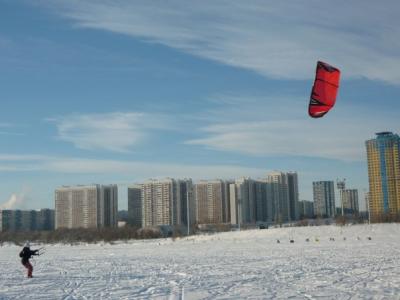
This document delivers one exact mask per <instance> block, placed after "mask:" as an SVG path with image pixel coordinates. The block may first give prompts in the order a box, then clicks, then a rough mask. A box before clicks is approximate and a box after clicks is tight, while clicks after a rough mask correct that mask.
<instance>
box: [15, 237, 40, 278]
mask: <svg viewBox="0 0 400 300" xmlns="http://www.w3.org/2000/svg"><path fill="white" fill-rule="evenodd" d="M38 252H39V249H37V250H31V249H30V244H29V241H27V242H26V243H25V245H24V248H23V249H22V251H21V252H20V253H19V257H21V263H22V265H23V266H24V267H25V268H26V269H27V270H28V278H32V272H33V267H32V264H31V263H30V262H29V259H30V258H31V257H32V256H33V255H39V254H38Z"/></svg>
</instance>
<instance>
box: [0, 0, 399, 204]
mask: <svg viewBox="0 0 400 300" xmlns="http://www.w3.org/2000/svg"><path fill="white" fill-rule="evenodd" d="M399 12H400V4H398V3H397V1H386V2H385V5H381V4H379V3H377V2H376V1H361V0H359V1H352V2H351V3H349V2H346V1H335V3H334V4H329V3H327V2H322V1H296V2H294V1H280V2H279V3H277V1H201V2H200V1H193V2H190V3H189V2H188V1H168V2H166V1H152V2H150V3H149V2H148V1H67V0H65V1H63V0H59V1H50V0H48V1H47V0H41V1H35V2H34V3H32V1H11V0H0V101H1V110H0V116H1V119H0V179H1V180H0V204H1V203H3V207H13V208H41V207H54V189H55V188H56V187H57V186H60V185H69V184H90V183H117V184H119V187H120V189H119V191H120V208H121V209H126V207H127V204H126V186H127V185H128V184H130V183H133V182H140V181H142V180H145V179H147V178H155V177H165V176H170V177H191V178H193V179H195V180H198V179H214V178H224V179H230V178H237V177H240V176H250V177H253V178H259V177H264V176H265V174H266V173H267V172H268V171H271V170H282V171H297V172H298V173H299V180H300V198H301V199H307V200H312V181H314V180H335V179H336V178H346V179H347V183H348V187H349V188H358V189H359V191H360V198H362V195H363V190H364V189H366V188H367V187H368V176H367V165H366V155H365V147H364V142H365V140H366V139H369V138H373V137H374V133H375V132H378V131H387V130H389V131H393V132H396V133H400V123H399V121H398V115H399V111H400V102H399V99H400V72H399V70H400V39H399V38H398V37H399V36H400V21H399V19H398V13H399ZM317 60H323V61H326V62H329V63H331V64H333V65H335V66H337V67H338V68H340V69H341V70H342V80H341V88H340V91H339V95H338V100H337V104H336V106H335V108H334V109H333V110H332V111H331V112H330V113H329V114H327V115H326V116H325V117H324V118H323V119H317V120H314V119H311V118H309V117H308V115H307V106H308V101H309V95H310V90H311V86H312V82H313V76H314V71H315V65H316V61H317ZM337 204H338V203H337Z"/></svg>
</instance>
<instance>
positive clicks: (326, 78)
mask: <svg viewBox="0 0 400 300" xmlns="http://www.w3.org/2000/svg"><path fill="white" fill-rule="evenodd" d="M339 79H340V70H339V69H337V68H335V67H333V66H331V65H328V64H327V63H324V62H322V61H319V62H318V63H317V70H316V72H315V80H314V85H313V88H312V91H311V97H310V105H309V107H308V114H309V115H310V117H313V118H321V117H322V116H324V115H325V114H326V113H327V112H328V111H329V110H330V109H331V108H332V107H333V106H334V105H335V102H336V95H337V92H338V89H339Z"/></svg>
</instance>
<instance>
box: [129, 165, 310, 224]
mask: <svg viewBox="0 0 400 300" xmlns="http://www.w3.org/2000/svg"><path fill="white" fill-rule="evenodd" d="M299 209H300V205H299V193H298V178H297V173H295V172H289V173H283V172H273V173H270V174H268V175H267V177H266V178H265V179H259V180H253V179H250V178H241V179H237V180H234V181H229V180H211V181H200V182H198V183H196V184H193V183H192V180H191V179H172V178H167V179H164V180H148V181H146V182H144V183H142V184H136V185H133V186H131V187H128V215H129V222H130V223H131V224H132V225H134V226H137V227H149V226H159V225H187V224H218V223H230V224H242V223H244V224H255V223H257V222H267V223H274V222H275V223H276V222H288V221H294V220H298V219H299V217H300V210H299ZM303 214H304V213H303ZM188 219H189V220H188Z"/></svg>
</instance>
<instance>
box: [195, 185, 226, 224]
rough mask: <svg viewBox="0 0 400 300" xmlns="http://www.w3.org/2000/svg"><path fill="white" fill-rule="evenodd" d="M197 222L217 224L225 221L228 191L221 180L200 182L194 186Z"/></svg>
mask: <svg viewBox="0 0 400 300" xmlns="http://www.w3.org/2000/svg"><path fill="white" fill-rule="evenodd" d="M194 195H195V201H196V205H197V222H198V223H200V224H218V223H224V222H226V221H227V219H228V216H227V210H228V203H229V202H228V197H229V194H228V189H227V183H226V182H225V181H223V180H211V181H200V182H198V183H196V184H195V185H194Z"/></svg>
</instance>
